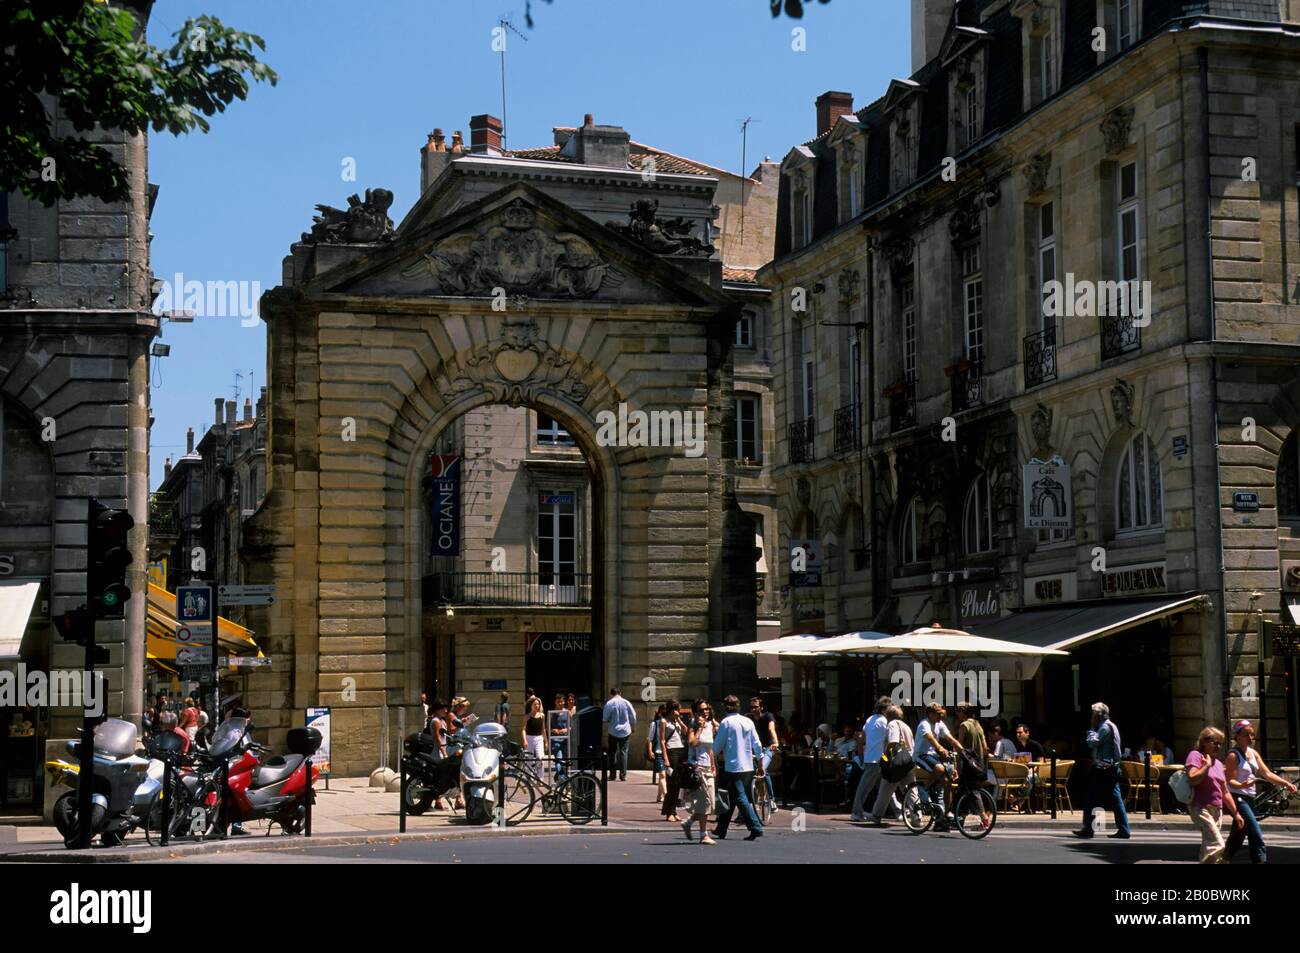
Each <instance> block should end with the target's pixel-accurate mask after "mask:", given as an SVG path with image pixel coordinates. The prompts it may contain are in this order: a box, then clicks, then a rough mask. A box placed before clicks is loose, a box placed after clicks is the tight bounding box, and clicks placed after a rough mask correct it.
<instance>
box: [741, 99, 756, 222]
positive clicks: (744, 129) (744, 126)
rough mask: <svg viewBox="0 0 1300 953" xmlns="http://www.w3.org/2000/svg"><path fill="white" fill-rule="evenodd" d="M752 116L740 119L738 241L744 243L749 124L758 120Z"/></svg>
mask: <svg viewBox="0 0 1300 953" xmlns="http://www.w3.org/2000/svg"><path fill="white" fill-rule="evenodd" d="M758 121H759V120H757V119H755V118H754V117H753V116H746V117H745V118H744V119H741V120H740V243H741V244H742V245H744V244H745V179H746V178H747V175H746V173H745V168H746V163H747V162H748V151H747V150H748V148H749V124H750V123H751V122H758Z"/></svg>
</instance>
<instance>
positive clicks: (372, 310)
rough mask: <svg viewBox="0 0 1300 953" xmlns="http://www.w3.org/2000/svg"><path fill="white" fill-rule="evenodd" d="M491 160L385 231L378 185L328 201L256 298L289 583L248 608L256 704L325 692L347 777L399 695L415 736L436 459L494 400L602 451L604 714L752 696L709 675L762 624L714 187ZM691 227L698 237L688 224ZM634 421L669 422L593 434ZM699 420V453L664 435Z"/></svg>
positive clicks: (271, 713) (338, 766) (275, 717)
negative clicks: (614, 706)
mask: <svg viewBox="0 0 1300 953" xmlns="http://www.w3.org/2000/svg"><path fill="white" fill-rule="evenodd" d="M492 165H493V163H492V161H491V160H487V159H482V160H479V159H474V158H467V159H464V160H461V161H458V162H454V163H451V164H450V165H449V166H448V168H447V169H446V170H445V171H444V172H443V173H442V174H441V176H440V177H439V178H438V179H437V181H436V182H435V183H434V184H433V185H432V186H431V187H430V188H429V189H427V190H426V192H425V193H424V195H423V196H422V198H421V199H420V201H419V202H418V203H417V204H416V206H415V207H414V208H413V209H412V211H411V212H410V213H409V214H408V216H407V218H406V220H405V221H404V222H403V223H402V224H401V225H400V226H399V227H398V228H397V230H396V231H395V232H392V231H391V230H390V229H389V228H388V227H387V220H386V216H385V215H384V209H386V207H387V203H388V201H391V198H390V197H388V196H387V195H386V194H381V193H376V194H374V195H371V194H369V193H368V195H367V200H366V202H364V203H358V204H355V205H354V206H353V208H352V209H350V210H349V211H348V212H347V213H343V214H342V215H341V216H340V215H332V213H330V212H327V213H326V215H325V221H324V222H323V223H321V224H319V225H318V227H317V228H316V229H314V230H313V234H312V235H307V236H304V242H303V243H301V244H296V245H295V246H294V248H293V255H292V256H291V257H290V258H288V259H286V267H285V285H284V286H283V287H281V288H277V289H275V290H273V291H271V292H270V293H268V294H267V295H266V296H265V298H264V300H263V304H262V312H261V313H262V316H263V317H264V318H265V320H266V322H267V326H268V334H269V346H268V354H269V358H268V363H269V369H268V379H269V397H270V404H269V431H268V453H269V457H270V459H269V466H268V472H269V479H268V494H267V498H266V502H265V504H264V505H263V507H262V508H261V509H260V510H259V511H258V513H257V514H256V515H255V516H254V517H253V519H252V520H251V521H250V524H251V525H250V529H249V531H248V532H247V533H246V540H247V541H248V543H249V545H248V546H247V548H246V549H245V552H244V558H245V559H246V561H247V571H248V577H249V579H250V581H252V582H258V583H274V584H275V586H276V592H277V597H276V602H275V604H274V605H273V606H272V607H270V608H269V609H265V610H256V611H258V612H260V613H261V618H260V619H259V618H257V617H254V618H253V620H252V622H253V625H254V628H255V629H256V630H257V631H258V633H259V634H260V635H261V636H263V638H264V641H269V643H270V652H269V654H271V655H272V658H273V667H272V669H271V670H270V671H269V672H266V671H262V672H258V673H256V674H255V675H254V676H253V677H252V680H251V681H250V691H249V699H248V702H249V704H250V706H251V707H252V708H253V711H254V717H255V723H256V724H258V725H259V726H263V727H270V728H272V731H273V735H274V734H276V733H278V731H279V730H283V729H284V728H287V727H288V726H290V725H292V724H294V723H301V718H302V710H303V709H304V708H305V707H307V706H309V705H313V706H314V705H329V706H331V707H332V709H333V725H332V729H333V739H332V741H333V744H332V761H333V769H334V771H335V772H336V773H340V774H344V775H356V774H362V773H365V772H368V771H369V770H371V769H373V768H374V767H375V766H376V764H377V763H378V760H379V756H380V755H379V752H380V744H381V742H380V733H381V724H382V721H383V718H384V715H385V713H384V711H383V710H384V709H387V716H388V717H389V718H390V719H392V721H391V724H392V736H393V741H392V742H391V743H390V751H391V750H392V747H391V744H395V735H396V720H395V719H396V711H397V710H398V709H402V708H404V709H405V724H406V725H407V727H408V729H410V728H413V727H414V726H415V724H416V723H417V721H418V719H419V717H420V715H419V707H418V705H419V693H420V691H421V690H422V689H424V688H425V687H426V686H425V684H424V679H425V673H426V672H427V671H428V659H427V657H426V653H427V652H429V651H430V648H429V646H430V644H431V643H430V640H429V635H430V632H429V629H430V622H429V619H430V615H431V614H432V613H430V612H429V611H428V610H429V608H430V607H429V606H426V605H424V598H423V597H422V582H423V580H422V572H423V567H424V558H423V556H424V554H425V553H426V552H427V547H428V539H429V534H430V533H431V531H432V528H431V512H430V507H429V503H428V499H429V498H428V496H427V493H428V486H427V484H428V479H427V474H428V473H429V461H430V453H431V451H432V450H433V449H434V442H435V440H436V439H437V437H438V435H439V434H441V433H443V432H444V431H445V430H446V429H447V428H448V426H449V425H451V424H452V422H454V421H455V420H456V419H457V418H459V417H461V416H462V415H464V414H466V413H467V412H469V411H471V410H474V409H475V408H479V407H483V406H486V405H489V404H496V405H507V406H511V407H518V406H527V407H530V408H532V409H534V410H535V411H538V412H540V413H543V414H545V415H548V417H549V418H553V419H554V420H555V421H556V422H558V425H559V426H562V427H563V428H565V429H566V430H567V432H568V433H569V434H571V435H572V437H573V438H574V440H575V441H576V443H577V445H578V446H579V447H580V448H581V449H582V451H583V453H584V455H585V457H586V459H587V461H588V464H589V467H590V480H591V488H592V518H591V555H592V558H591V560H590V568H591V571H592V576H593V579H592V597H591V603H590V604H591V610H590V615H591V632H592V642H593V643H594V645H595V651H594V653H593V658H594V665H593V669H594V671H593V677H592V680H591V688H592V693H593V695H594V696H595V698H596V700H597V702H598V703H599V702H600V701H602V700H603V699H604V696H605V694H606V693H607V692H608V690H609V689H610V688H611V687H613V686H620V687H622V689H623V691H624V693H625V694H627V695H628V696H629V698H631V699H632V700H633V701H636V702H638V703H639V702H640V701H641V698H642V687H643V685H645V684H646V682H645V680H646V679H654V682H655V688H656V690H657V692H658V694H659V697H660V698H661V699H662V698H666V697H668V696H669V695H671V694H677V693H681V694H683V695H690V694H694V693H699V692H704V691H707V690H709V689H713V690H715V691H716V690H718V689H720V688H722V687H724V686H723V685H722V684H720V682H722V681H724V680H726V681H728V684H727V685H726V686H725V687H726V688H727V689H728V690H733V689H735V690H744V689H746V688H747V687H748V686H747V685H746V684H744V683H736V682H733V681H731V679H730V676H729V675H728V676H724V675H723V673H722V671H721V669H719V668H718V667H717V666H715V667H714V671H713V672H712V675H711V674H710V662H711V659H710V658H709V657H707V656H706V655H705V653H704V651H703V649H704V648H705V646H707V645H710V644H724V643H728V642H736V641H748V640H750V639H752V637H753V635H752V633H753V632H754V625H755V623H754V605H755V600H754V588H753V581H754V568H753V565H754V564H753V540H754V536H753V530H752V528H750V527H751V525H752V524H750V523H749V522H748V521H747V520H745V519H744V518H743V517H741V516H740V511H739V509H738V508H737V507H736V505H735V500H734V494H733V495H732V496H730V497H728V494H727V492H726V491H727V488H728V486H729V476H728V468H729V467H730V466H732V463H731V461H730V459H725V458H729V457H731V456H734V453H724V452H723V446H722V444H723V442H724V440H725V439H726V433H727V425H728V423H729V422H730V417H731V409H730V405H731V401H732V381H731V375H732V361H731V344H732V340H733V338H734V328H735V321H736V318H737V317H738V315H739V313H740V306H739V304H738V303H737V302H736V301H735V300H733V299H732V298H731V297H730V296H729V295H727V294H725V293H724V292H723V291H721V290H720V289H721V280H720V270H721V269H720V262H719V261H718V260H717V257H716V255H711V254H710V252H711V250H712V249H711V248H710V247H709V245H708V240H707V236H708V222H709V220H710V218H711V216H712V214H713V210H712V208H711V206H712V190H713V185H714V184H716V183H715V182H714V180H712V179H709V178H708V177H707V176H701V175H660V176H649V177H647V176H644V175H639V174H637V173H634V172H628V171H627V170H626V168H624V169H621V170H615V169H613V168H610V169H605V170H602V172H601V179H602V181H601V182H599V183H597V184H596V188H597V191H596V192H595V193H588V194H587V195H586V196H585V198H584V199H583V200H582V201H581V202H579V201H577V200H569V198H568V197H566V200H564V201H562V200H561V199H560V198H558V197H557V194H551V193H558V194H563V192H562V191H561V190H562V189H563V188H571V186H561V185H558V184H556V182H557V181H558V179H556V180H552V179H548V178H547V176H546V175H544V174H542V173H540V172H539V173H537V174H534V175H532V177H531V178H532V181H528V180H527V179H528V178H529V176H527V175H523V174H519V175H512V176H509V177H507V178H506V181H504V182H503V181H502V178H503V176H502V175H501V173H500V171H499V169H500V167H501V164H500V162H499V161H498V162H497V164H496V170H495V171H494V170H493V169H492V168H491V167H492ZM593 194H594V197H593ZM647 196H649V198H651V199H654V200H655V202H656V203H659V202H661V203H662V206H663V207H669V208H671V209H672V210H673V213H674V215H676V216H678V218H677V219H676V220H675V221H666V220H665V219H664V218H663V217H661V216H663V215H664V212H663V211H661V210H658V209H656V207H655V204H652V202H651V201H647ZM634 203H639V204H634ZM573 206H581V207H583V208H585V209H586V211H587V212H588V213H589V214H583V213H581V212H579V211H575V208H574V207H573ZM630 206H631V207H632V208H633V212H632V215H631V216H628V212H627V209H628V208H629V207H630ZM618 209H621V210H622V211H621V213H620V212H618V211H615V210H618ZM606 210H609V213H608V214H606ZM593 216H599V217H601V218H602V219H604V220H605V221H607V222H608V224H602V223H601V222H598V221H597V220H595V218H594V217H593ZM619 218H622V219H625V220H626V219H629V218H630V222H629V224H628V225H626V226H621V227H619V226H618V223H617V219H619ZM332 225H337V226H338V227H337V228H334V229H333V233H332V234H331V233H330V228H331V226H332ZM695 228H698V229H699V230H700V231H701V232H703V234H704V236H705V237H704V239H702V240H701V239H686V238H684V236H685V235H686V234H687V233H688V232H689V231H691V230H693V229H695ZM358 235H360V236H362V237H365V238H368V239H370V238H373V239H375V240H374V241H369V242H365V243H356V242H355V241H354V239H355V238H356V237H357V236H358ZM621 409H622V412H624V413H626V414H629V415H632V414H634V413H635V412H638V411H641V412H652V411H659V412H661V415H660V416H659V417H657V418H655V421H654V423H653V425H652V427H651V428H650V429H651V431H653V432H646V431H644V430H643V431H641V432H639V433H638V432H635V431H634V428H633V427H631V426H623V427H620V426H619V425H618V424H617V423H614V425H613V426H605V427H604V429H603V430H602V423H604V424H610V422H611V421H615V422H616V421H618V420H619V415H620V410H621ZM696 411H698V412H701V413H702V415H703V419H704V421H705V424H706V428H705V434H704V437H705V440H704V446H703V448H702V449H703V451H704V452H703V453H691V452H689V448H687V447H684V446H680V445H679V446H663V445H653V444H663V443H666V442H669V441H670V440H671V439H672V437H673V430H672V421H673V420H674V416H673V415H676V416H675V419H676V421H678V422H681V421H683V420H684V419H686V418H687V415H692V416H693V412H696ZM665 414H666V415H667V416H665ZM610 415H613V416H610ZM630 419H631V420H632V421H635V417H632V418H630ZM731 429H732V430H734V424H731ZM633 444H651V445H633ZM698 449H699V448H697V450H698ZM736 517H740V518H736ZM426 588H427V587H426ZM474 687H475V688H477V687H478V686H477V685H475V686H474ZM485 687H486V686H485ZM479 696H480V697H482V693H479ZM518 700H519V701H522V698H520V699H518ZM638 708H639V709H640V710H641V711H643V712H644V711H646V710H647V709H646V706H645V705H641V704H638Z"/></svg>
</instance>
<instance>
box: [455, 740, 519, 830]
mask: <svg viewBox="0 0 1300 953" xmlns="http://www.w3.org/2000/svg"><path fill="white" fill-rule="evenodd" d="M505 737H506V729H505V727H504V726H503V725H499V724H497V723H496V722H495V721H485V722H483V723H482V724H480V725H475V726H474V728H473V729H472V730H461V731H458V732H456V734H455V735H453V736H452V739H451V740H452V741H454V742H458V743H460V744H463V745H464V753H463V754H462V755H461V761H460V793H461V797H463V798H464V799H465V820H466V822H467V823H470V824H490V823H491V822H492V819H493V817H494V816H495V815H496V808H497V781H498V779H499V778H500V775H501V749H502V747H503V745H504V739H505Z"/></svg>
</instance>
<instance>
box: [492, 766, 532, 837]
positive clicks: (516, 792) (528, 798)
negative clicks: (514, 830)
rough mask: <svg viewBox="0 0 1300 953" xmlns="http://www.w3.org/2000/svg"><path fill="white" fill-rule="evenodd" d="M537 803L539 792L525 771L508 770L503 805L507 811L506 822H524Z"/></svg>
mask: <svg viewBox="0 0 1300 953" xmlns="http://www.w3.org/2000/svg"><path fill="white" fill-rule="evenodd" d="M536 803H537V792H536V791H535V790H534V789H533V782H532V781H531V780H530V779H529V777H528V773H527V772H525V771H514V770H509V771H506V799H505V803H504V804H502V805H501V807H502V809H503V810H504V811H505V815H506V824H522V823H523V822H524V821H526V820H528V815H529V814H531V813H533V805H534V804H536Z"/></svg>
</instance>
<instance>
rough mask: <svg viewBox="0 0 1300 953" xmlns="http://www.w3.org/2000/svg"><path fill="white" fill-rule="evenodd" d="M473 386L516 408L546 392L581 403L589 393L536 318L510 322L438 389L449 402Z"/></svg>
mask: <svg viewBox="0 0 1300 953" xmlns="http://www.w3.org/2000/svg"><path fill="white" fill-rule="evenodd" d="M475 389H483V390H486V391H487V392H488V393H489V394H491V395H492V398H493V400H494V402H496V403H502V404H508V405H509V406H511V407H518V406H520V405H521V404H524V403H526V402H528V401H529V400H532V399H534V398H536V396H537V395H538V394H539V393H541V392H542V391H547V392H550V393H556V394H562V395H564V396H565V397H568V398H569V399H570V400H572V401H573V402H574V403H582V401H584V400H585V399H586V398H587V395H588V394H589V393H591V388H590V387H588V386H587V384H585V383H584V382H583V380H582V378H581V377H580V376H579V374H578V373H577V371H576V370H575V368H574V367H573V361H572V359H571V358H569V357H566V356H565V355H564V354H562V353H561V352H560V351H557V350H556V349H555V348H553V347H551V345H550V344H549V343H548V342H546V341H544V340H542V338H541V331H540V329H539V328H538V327H537V322H536V321H534V320H533V319H532V318H526V319H525V320H523V321H514V322H511V321H506V322H505V323H504V324H503V325H502V326H501V337H500V340H499V341H498V342H497V343H496V344H484V345H483V346H481V347H479V348H478V349H476V350H475V351H474V352H473V353H472V354H470V355H469V357H467V358H466V359H465V363H464V369H463V370H462V371H461V372H460V373H459V374H456V375H454V376H452V375H449V379H448V382H447V384H446V385H445V386H444V387H442V388H440V390H439V393H441V394H442V399H443V400H445V401H446V402H447V403H451V402H452V401H454V400H455V399H456V398H458V397H460V396H461V395H462V394H464V393H467V392H469V391H472V390H475Z"/></svg>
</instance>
